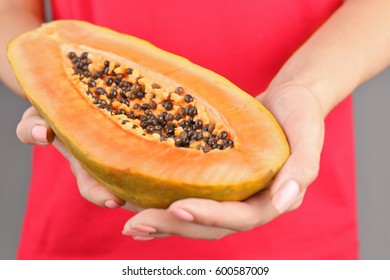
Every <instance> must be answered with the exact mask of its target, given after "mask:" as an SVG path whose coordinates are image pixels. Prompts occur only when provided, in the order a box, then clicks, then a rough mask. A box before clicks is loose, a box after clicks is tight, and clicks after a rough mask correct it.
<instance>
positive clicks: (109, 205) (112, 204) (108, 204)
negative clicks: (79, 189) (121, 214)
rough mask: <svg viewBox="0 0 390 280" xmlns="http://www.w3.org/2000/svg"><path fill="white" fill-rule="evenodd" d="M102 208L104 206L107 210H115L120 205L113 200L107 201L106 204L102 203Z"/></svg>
mask: <svg viewBox="0 0 390 280" xmlns="http://www.w3.org/2000/svg"><path fill="white" fill-rule="evenodd" d="M104 206H106V207H107V208H110V209H116V208H119V207H122V205H120V204H119V203H117V202H115V201H114V200H107V201H106V202H104Z"/></svg>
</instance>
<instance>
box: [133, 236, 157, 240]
mask: <svg viewBox="0 0 390 280" xmlns="http://www.w3.org/2000/svg"><path fill="white" fill-rule="evenodd" d="M133 239H134V240H139V241H147V240H152V239H154V237H151V236H133Z"/></svg>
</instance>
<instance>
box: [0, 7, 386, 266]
mask: <svg viewBox="0 0 390 280" xmlns="http://www.w3.org/2000/svg"><path fill="white" fill-rule="evenodd" d="M45 2H46V1H45ZM46 4H47V2H46ZM47 18H48V19H50V15H48V16H47ZM389 77H390V69H389V70H386V71H385V72H383V73H382V74H380V75H378V76H377V77H375V78H374V79H372V80H371V81H369V82H367V83H366V84H364V85H362V86H361V87H360V88H358V89H357V90H356V91H355V92H354V94H353V96H354V105H355V136H356V145H355V146H356V160H357V182H358V198H357V199H358V207H359V208H358V218H359V238H360V258H361V259H390V219H389V216H388V213H390V204H389V203H388V199H389V198H390V188H389V185H390V184H389V182H390V147H389V144H390V124H389V122H390V110H389V106H390V93H389V88H390V79H389ZM0 97H1V101H0V131H1V132H0V135H1V137H0V259H15V256H16V248H17V244H18V240H19V233H20V229H21V223H22V218H23V214H24V210H25V205H26V198H27V193H28V183H29V179H30V168H31V148H30V147H28V146H26V145H23V144H21V143H20V142H19V141H18V139H17V138H16V134H15V129H16V125H17V123H18V121H19V119H20V117H21V115H22V113H23V111H24V110H25V109H26V108H27V107H28V104H27V103H26V102H25V101H24V100H22V99H21V98H20V97H17V96H15V95H14V94H12V93H11V92H9V91H8V90H7V89H6V88H5V87H4V86H3V85H2V84H0Z"/></svg>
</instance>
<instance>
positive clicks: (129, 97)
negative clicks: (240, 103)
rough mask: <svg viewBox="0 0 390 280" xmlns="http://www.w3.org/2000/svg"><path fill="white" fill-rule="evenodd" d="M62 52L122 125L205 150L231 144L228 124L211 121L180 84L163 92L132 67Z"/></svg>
mask: <svg viewBox="0 0 390 280" xmlns="http://www.w3.org/2000/svg"><path fill="white" fill-rule="evenodd" d="M66 56H67V57H68V58H69V60H70V62H71V64H72V70H73V71H72V76H73V77H75V79H74V80H76V81H77V83H81V84H83V85H84V87H83V88H85V89H86V90H85V94H86V96H87V97H88V98H90V100H91V102H92V103H93V104H94V106H96V107H97V108H99V109H101V110H104V112H105V113H107V114H108V115H110V116H112V117H113V119H115V120H116V121H117V122H118V123H119V124H120V125H121V126H123V127H124V128H126V129H131V130H134V131H135V132H136V133H137V134H138V135H142V136H147V135H153V136H155V137H156V138H157V139H159V140H160V141H164V142H165V141H167V142H169V143H171V144H172V145H174V146H176V147H179V148H193V149H196V150H199V151H203V152H204V153H208V152H210V151H212V150H214V149H218V150H224V149H228V148H234V141H233V140H232V139H231V134H230V133H229V131H228V129H227V128H226V127H224V126H223V125H221V124H219V125H216V123H214V122H213V121H212V120H210V118H209V116H207V114H206V111H205V108H202V106H201V105H199V102H197V100H196V97H194V96H193V95H191V94H190V93H188V92H186V89H185V88H183V87H182V86H178V87H176V88H174V89H172V90H170V91H168V90H166V89H164V87H163V86H162V85H161V84H159V83H157V82H148V81H146V79H145V78H144V77H143V76H142V75H141V74H140V73H139V71H138V70H137V69H133V68H130V67H127V66H125V65H121V64H120V63H117V62H115V61H109V60H101V61H99V59H96V60H95V56H94V55H92V54H90V53H88V52H85V51H84V52H81V53H80V54H79V55H77V54H76V52H74V51H70V52H68V53H67V54H66Z"/></svg>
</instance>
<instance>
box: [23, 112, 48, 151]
mask: <svg viewBox="0 0 390 280" xmlns="http://www.w3.org/2000/svg"><path fill="white" fill-rule="evenodd" d="M16 135H17V136H18V138H19V140H20V141H21V142H22V143H24V144H31V145H48V144H50V143H52V142H53V140H54V138H55V136H54V132H53V131H52V130H51V129H50V128H49V126H48V125H47V124H46V122H45V120H44V119H43V118H42V117H41V116H40V115H39V113H38V111H37V110H36V109H35V108H34V107H30V108H28V109H27V110H26V111H25V112H24V114H23V116H22V119H21V120H20V122H19V124H18V126H17V128H16Z"/></svg>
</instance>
